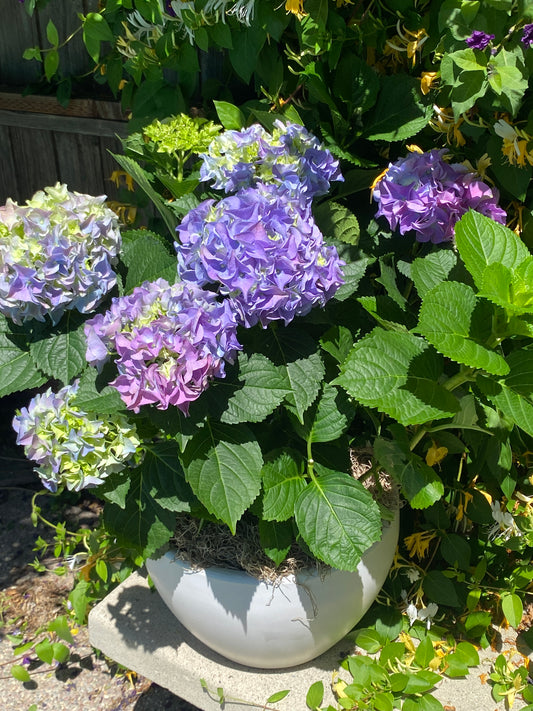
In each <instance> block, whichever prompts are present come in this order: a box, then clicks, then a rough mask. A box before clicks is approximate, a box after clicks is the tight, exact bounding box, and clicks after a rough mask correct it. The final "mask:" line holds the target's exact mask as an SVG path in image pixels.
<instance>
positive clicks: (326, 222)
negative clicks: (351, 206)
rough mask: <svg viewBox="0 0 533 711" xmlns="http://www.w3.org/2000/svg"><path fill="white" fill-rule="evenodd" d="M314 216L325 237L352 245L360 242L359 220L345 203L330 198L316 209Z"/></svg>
mask: <svg viewBox="0 0 533 711" xmlns="http://www.w3.org/2000/svg"><path fill="white" fill-rule="evenodd" d="M314 216H315V220H316V223H317V225H318V226H319V228H320V230H321V232H322V233H323V235H324V237H326V238H330V239H336V240H338V241H339V242H344V243H345V244H351V245H356V244H357V243H358V242H359V234H360V229H359V221H358V219H357V217H356V216H355V215H354V214H353V212H352V211H351V210H348V208H347V207H344V205H340V204H339V203H337V202H333V201H330V200H328V201H326V202H323V203H321V205H319V206H318V207H317V208H316V209H315V210H314Z"/></svg>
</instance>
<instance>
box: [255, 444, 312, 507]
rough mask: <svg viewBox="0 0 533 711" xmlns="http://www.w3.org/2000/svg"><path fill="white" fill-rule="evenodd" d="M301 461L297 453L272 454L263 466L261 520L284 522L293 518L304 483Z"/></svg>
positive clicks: (284, 451) (281, 452)
mask: <svg viewBox="0 0 533 711" xmlns="http://www.w3.org/2000/svg"><path fill="white" fill-rule="evenodd" d="M302 472H303V459H302V457H301V456H300V455H299V454H298V452H292V451H289V450H283V451H281V450H280V451H279V452H276V453H274V452H273V453H272V455H271V458H270V459H269V460H268V461H267V462H265V465H264V466H263V518H264V519H266V520H267V521H286V520H287V519H289V518H291V517H292V516H294V505H295V503H296V499H297V498H298V496H299V495H300V493H301V492H302V491H303V489H305V487H306V482H305V479H304V478H303V476H302Z"/></svg>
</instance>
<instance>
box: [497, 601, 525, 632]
mask: <svg viewBox="0 0 533 711" xmlns="http://www.w3.org/2000/svg"><path fill="white" fill-rule="evenodd" d="M501 604H502V610H503V614H504V615H505V618H506V620H507V622H508V623H509V624H510V625H511V627H514V628H515V629H516V628H517V627H518V625H519V624H520V622H521V621H522V615H523V614H524V607H523V605H522V600H521V599H520V598H519V596H518V595H517V594H516V593H505V592H504V593H502V596H501Z"/></svg>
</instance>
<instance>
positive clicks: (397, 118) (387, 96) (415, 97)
mask: <svg viewBox="0 0 533 711" xmlns="http://www.w3.org/2000/svg"><path fill="white" fill-rule="evenodd" d="M406 97H409V100H406ZM432 113H433V108H432V106H431V102H430V101H429V100H427V99H426V98H424V97H423V96H422V94H421V92H420V82H419V81H417V80H416V79H415V78H414V77H409V76H407V75H406V74H396V75H395V76H389V77H384V78H383V80H382V86H381V91H380V93H379V96H378V100H377V104H376V106H375V107H374V110H373V116H372V118H369V119H367V122H366V125H367V126H369V127H370V128H369V129H368V130H367V132H366V133H365V134H364V137H365V138H367V139H369V140H370V141H403V140H404V139H406V138H410V137H411V136H414V135H415V134H416V133H418V132H419V131H421V130H422V129H423V128H424V126H426V125H427V123H428V122H429V120H430V118H431V116H432Z"/></svg>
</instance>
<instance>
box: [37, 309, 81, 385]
mask: <svg viewBox="0 0 533 711" xmlns="http://www.w3.org/2000/svg"><path fill="white" fill-rule="evenodd" d="M83 323H84V320H83V319H82V317H81V316H80V315H79V314H77V313H75V312H74V311H67V312H66V314H65V315H64V316H63V318H62V319H61V321H60V323H59V325H58V326H57V328H56V329H55V330H54V331H53V332H49V333H47V334H46V335H43V337H42V338H40V339H38V340H36V341H34V342H33V343H32V344H31V345H30V353H31V356H32V358H33V360H34V361H35V364H36V365H37V367H38V368H40V369H41V370H42V371H43V372H44V373H46V375H49V376H50V377H51V378H55V379H56V380H60V381H61V382H62V383H63V385H68V383H70V382H71V380H72V379H73V378H74V377H76V375H79V374H80V373H81V371H82V370H83V369H84V368H85V367H86V365H87V361H86V360H85V350H86V341H85V335H84V333H83Z"/></svg>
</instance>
